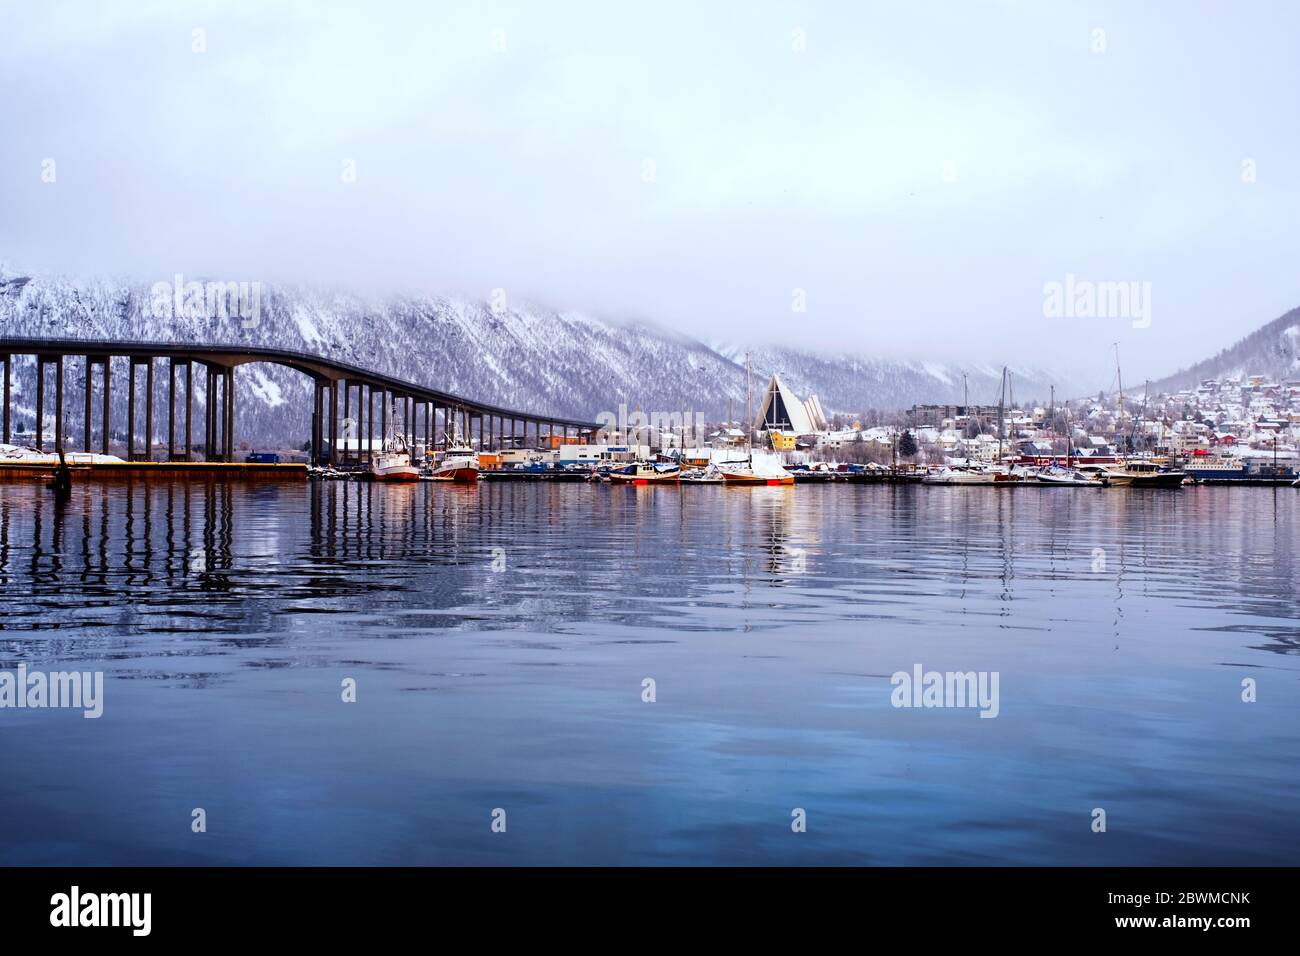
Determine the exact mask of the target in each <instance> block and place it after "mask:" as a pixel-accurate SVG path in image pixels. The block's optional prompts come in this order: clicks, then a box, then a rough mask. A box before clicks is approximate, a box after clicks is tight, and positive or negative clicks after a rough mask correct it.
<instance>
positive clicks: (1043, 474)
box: [1036, 402, 1106, 488]
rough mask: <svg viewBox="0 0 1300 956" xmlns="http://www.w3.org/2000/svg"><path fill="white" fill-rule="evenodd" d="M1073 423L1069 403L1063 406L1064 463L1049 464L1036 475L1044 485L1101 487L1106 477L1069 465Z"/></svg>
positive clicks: (1103, 485)
mask: <svg viewBox="0 0 1300 956" xmlns="http://www.w3.org/2000/svg"><path fill="white" fill-rule="evenodd" d="M1073 432H1074V425H1073V423H1072V422H1071V421H1070V405H1069V403H1068V402H1067V403H1066V406H1065V465H1064V466H1061V465H1057V464H1054V463H1053V464H1051V465H1048V466H1047V467H1046V468H1044V469H1043V470H1042V471H1040V472H1039V473H1038V475H1037V476H1036V477H1037V478H1038V480H1039V481H1040V482H1042V483H1043V484H1045V485H1057V486H1064V487H1067V488H1068V487H1078V488H1103V487H1105V485H1106V479H1105V478H1104V477H1102V476H1101V475H1088V474H1085V473H1084V472H1082V471H1079V469H1077V468H1073V467H1071V465H1070V453H1071V451H1072V450H1073V439H1074V435H1073Z"/></svg>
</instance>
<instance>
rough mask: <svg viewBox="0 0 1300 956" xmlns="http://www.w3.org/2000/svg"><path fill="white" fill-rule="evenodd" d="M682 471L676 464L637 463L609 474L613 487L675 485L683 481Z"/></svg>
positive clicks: (616, 469)
mask: <svg viewBox="0 0 1300 956" xmlns="http://www.w3.org/2000/svg"><path fill="white" fill-rule="evenodd" d="M681 477H682V469H681V467H680V466H679V465H676V464H652V463H651V462H647V461H637V462H633V463H632V464H630V465H628V466H627V467H625V468H615V469H612V470H611V471H610V472H609V481H610V484H613V485H673V484H676V483H677V482H679V481H680V480H681Z"/></svg>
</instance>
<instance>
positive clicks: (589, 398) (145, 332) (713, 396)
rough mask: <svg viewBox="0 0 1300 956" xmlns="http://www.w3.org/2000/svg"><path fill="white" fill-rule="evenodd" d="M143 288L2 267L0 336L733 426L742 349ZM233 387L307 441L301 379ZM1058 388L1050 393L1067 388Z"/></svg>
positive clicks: (890, 376)
mask: <svg viewBox="0 0 1300 956" xmlns="http://www.w3.org/2000/svg"><path fill="white" fill-rule="evenodd" d="M195 278H199V277H195ZM199 281H204V280H202V279H199ZM151 285H152V283H138V284H134V283H127V282H116V281H110V280H95V281H77V280H72V281H70V280H66V279H58V278H48V277H41V276H35V277H32V276H27V275H21V274H18V273H16V272H14V271H13V270H12V269H5V267H3V266H2V265H0V335H5V336H33V337H51V338H73V339H76V338H82V339H110V340H113V339H120V340H141V341H181V342H194V343H220V344H237V345H241V346H250V347H252V346H264V347H275V348H288V349H297V350H303V351H308V352H316V353H319V354H322V355H328V356H331V357H333V358H337V359H341V360H344V361H348V362H352V363H354V364H356V365H360V366H362V367H365V368H370V369H374V370H376V371H379V372H385V373H388V374H390V375H394V376H397V377H399V378H403V379H407V380H410V381H414V382H420V383H425V384H428V385H430V386H433V387H437V388H441V389H445V390H447V391H451V392H454V393H456V394H461V395H465V396H467V397H472V398H476V399H478V400H480V401H485V402H491V403H494V404H500V405H505V406H508V407H512V408H520V409H529V410H532V411H535V412H538V413H544V414H552V415H557V416H563V417H574V418H577V417H585V418H589V419H591V420H593V421H594V420H595V418H596V416H597V415H598V414H599V413H601V412H606V411H608V412H616V411H617V409H618V407H619V404H620V403H627V405H628V407H629V409H636V408H638V407H639V408H641V409H642V410H644V411H646V412H653V411H676V410H681V411H686V410H697V411H699V412H702V413H703V414H704V415H705V416H707V418H708V419H709V420H710V421H718V420H721V419H722V418H723V417H725V414H726V411H727V404H728V400H732V402H733V403H734V410H735V415H736V416H737V417H740V416H741V414H742V410H743V408H744V405H745V396H746V385H747V383H746V371H745V365H744V362H745V359H744V352H743V350H737V349H734V348H713V347H710V346H708V345H706V344H704V343H703V342H700V341H696V340H694V339H691V338H689V337H686V336H683V335H680V334H678V333H675V332H671V331H667V330H665V329H662V328H659V327H656V326H653V325H650V324H647V323H643V322H627V323H623V322H615V321H607V320H604V319H599V318H595V317H593V316H590V315H584V314H581V313H576V312H556V311H553V310H548V309H541V308H535V307H530V306H525V305H517V304H515V305H510V306H508V307H505V308H499V309H496V310H494V309H493V308H491V307H489V305H488V304H487V303H485V302H475V301H466V300H461V299H449V298H438V297H423V298H421V297H409V296H406V297H403V296H393V297H390V298H386V299H382V300H377V299H367V298H364V297H361V296H355V295H348V294H343V293H338V292H330V291H322V290H319V289H311V288H298V287H287V286H286V287H278V288H267V287H265V286H263V287H262V289H261V293H260V300H259V306H260V308H259V313H260V314H259V320H258V322H257V324H256V326H255V327H247V328H246V327H245V324H246V323H245V322H243V321H241V320H240V319H239V318H234V317H230V318H194V317H188V316H181V317H178V318H172V317H168V316H166V315H163V316H160V315H159V310H158V309H157V308H156V305H155V303H154V301H153V297H152V296H151ZM750 367H751V370H752V378H753V394H754V400H755V401H757V400H758V396H759V394H760V393H761V389H762V387H763V385H764V384H765V382H766V380H767V377H768V375H769V374H770V373H771V372H772V371H776V372H779V373H780V374H781V375H782V377H783V378H784V379H785V380H786V382H787V383H788V384H789V385H790V386H791V387H792V388H793V389H794V390H795V391H796V393H799V394H801V395H804V396H805V397H806V396H807V395H809V394H817V395H818V396H819V398H820V400H821V403H822V406H823V407H824V408H825V409H826V410H827V412H828V413H829V414H833V413H835V412H843V413H846V414H851V415H857V414H861V413H862V412H863V411H864V410H866V409H872V408H874V409H882V410H892V409H901V408H905V407H907V406H909V405H911V404H912V403H915V402H945V401H961V399H962V395H963V380H962V376H963V374H965V375H966V376H967V387H968V388H969V395H970V399H971V401H972V402H989V401H995V400H996V394H997V389H998V382H999V379H1000V375H1001V371H1000V369H997V368H991V367H972V368H964V369H963V368H958V367H954V366H947V365H939V364H934V363H925V362H913V363H908V362H897V361H885V360H881V359H875V358H870V357H867V356H860V355H859V356H852V355H843V356H835V357H829V356H824V355H818V354H815V353H812V352H806V351H800V350H796V349H789V348H782V347H775V346H773V347H767V348H756V349H752V350H751V356H750ZM82 368H83V366H81V365H80V363H79V361H78V360H76V359H73V360H70V361H69V365H68V369H67V372H68V375H69V377H68V379H67V386H66V387H67V389H68V395H67V409H66V411H65V420H66V421H67V422H69V423H70V424H69V430H70V431H71V432H72V433H73V434H76V431H75V430H74V429H75V428H76V427H78V426H77V425H76V423H77V422H79V409H80V408H81V397H80V396H81V393H80V389H81V387H82V385H81V383H82V381H83V377H82V372H81V369H82ZM115 374H116V371H115ZM32 376H33V372H32V368H31V366H30V365H27V364H24V365H20V366H19V367H18V372H17V383H16V386H15V392H16V396H17V403H18V412H19V417H20V419H21V418H23V417H24V416H25V417H26V418H27V420H28V421H29V422H30V421H31V416H32V408H31V405H32V404H33V402H32V401H31V396H32V394H33V390H34V379H33V377H32ZM119 381H120V379H119ZM1050 381H1051V378H1050V376H1049V375H1048V373H1045V372H1041V371H1035V370H1023V371H1015V372H1013V379H1012V383H1013V389H1014V394H1015V397H1016V398H1029V397H1031V396H1042V397H1045V396H1046V394H1047V391H1048V387H1049V382H1050ZM237 382H238V388H239V396H238V402H237V409H238V414H239V423H238V426H237V434H238V435H240V436H241V437H246V436H257V437H258V438H259V439H260V440H263V441H267V440H274V441H277V442H290V441H292V442H295V443H297V442H300V441H301V440H302V438H303V437H305V435H306V433H307V430H308V427H307V422H308V416H309V414H310V411H309V410H310V404H311V389H310V383H309V381H308V380H307V379H306V378H305V377H304V376H302V375H300V374H298V373H296V372H293V371H291V370H288V369H283V368H279V367H277V366H274V365H250V366H245V367H242V368H241V369H240V370H239V372H238V373H237ZM199 384H200V385H201V383H199ZM1057 384H1058V391H1059V390H1060V389H1061V388H1063V387H1065V383H1063V382H1061V381H1059V380H1058V381H1057ZM115 401H117V402H119V403H120V404H121V408H120V409H115V411H114V419H115V423H116V422H122V421H124V415H125V412H124V409H125V404H124V403H125V389H122V390H120V394H119V393H118V390H116V389H115ZM160 401H161V396H160ZM141 417H142V416H141ZM156 419H158V420H163V417H162V416H161V415H159V416H156Z"/></svg>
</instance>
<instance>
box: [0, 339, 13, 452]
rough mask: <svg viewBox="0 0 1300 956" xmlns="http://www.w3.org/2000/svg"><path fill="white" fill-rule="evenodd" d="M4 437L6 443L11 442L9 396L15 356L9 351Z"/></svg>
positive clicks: (6, 371) (7, 356) (6, 367)
mask: <svg viewBox="0 0 1300 956" xmlns="http://www.w3.org/2000/svg"><path fill="white" fill-rule="evenodd" d="M4 365H5V368H4V406H5V407H4V438H2V439H0V441H3V442H4V443H5V444H6V445H8V444H9V396H10V393H11V391H12V389H13V384H12V383H13V356H12V355H9V354H8V353H6V354H5V357H4Z"/></svg>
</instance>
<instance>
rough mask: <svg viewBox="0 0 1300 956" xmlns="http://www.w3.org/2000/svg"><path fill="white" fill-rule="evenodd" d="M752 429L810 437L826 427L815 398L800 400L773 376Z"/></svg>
mask: <svg viewBox="0 0 1300 956" xmlns="http://www.w3.org/2000/svg"><path fill="white" fill-rule="evenodd" d="M754 427H755V428H758V429H761V430H763V431H769V432H777V431H781V432H793V433H794V434H796V435H811V434H814V433H816V432H824V431H826V429H827V428H828V427H829V425H828V423H827V421H826V415H825V413H824V412H823V411H822V405H821V402H819V401H818V400H817V396H816V395H813V396H812V397H811V398H809V399H808V400H807V401H803V400H801V399H800V398H799V397H798V396H796V395H795V394H794V392H792V391H790V389H789V387H788V386H787V385H786V384H785V382H783V381H781V376H779V375H776V374H773V375H772V380H771V381H770V382H768V383H767V388H766V390H764V392H763V401H762V402H761V403H760V404H759V407H758V415H757V417H755V419H754Z"/></svg>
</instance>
